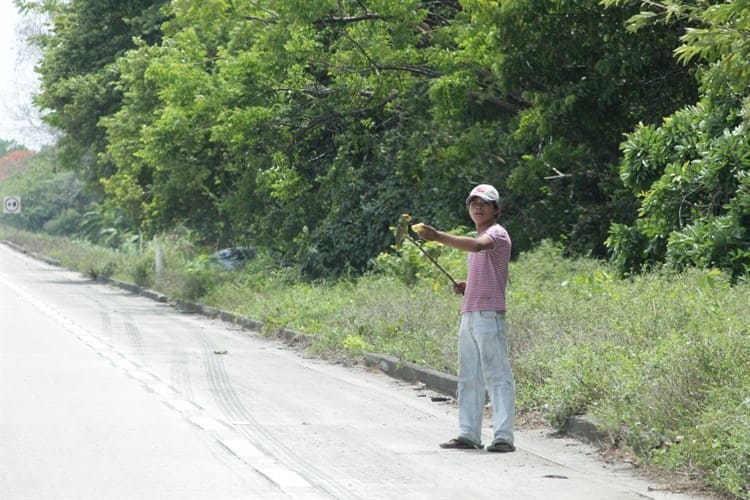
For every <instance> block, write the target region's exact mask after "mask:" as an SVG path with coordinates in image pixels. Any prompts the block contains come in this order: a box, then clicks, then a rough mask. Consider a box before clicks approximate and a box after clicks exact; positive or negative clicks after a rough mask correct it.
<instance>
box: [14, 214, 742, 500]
mask: <svg viewBox="0 0 750 500" xmlns="http://www.w3.org/2000/svg"><path fill="white" fill-rule="evenodd" d="M0 234H1V235H2V238H3V239H5V240H11V241H13V242H15V243H16V244H18V245H20V246H22V247H23V248H25V249H26V250H28V251H30V252H38V253H40V254H44V255H46V256H48V257H52V258H55V259H58V260H59V261H60V262H61V264H62V265H63V266H65V267H67V268H70V269H74V270H77V271H80V272H81V273H84V274H86V275H89V276H91V277H92V278H94V277H97V276H102V275H104V276H111V277H113V278H116V279H121V280H124V281H128V282H131V283H137V284H139V285H141V286H143V287H147V288H150V289H154V290H159V291H161V292H163V293H165V294H167V295H168V296H170V297H173V298H180V299H183V300H189V301H194V302H200V303H203V304H205V305H210V306H214V307H217V308H219V309H222V310H226V311H231V312H234V313H236V314H240V315H243V316H246V317H247V318H249V319H252V320H255V321H260V322H262V323H263V333H264V334H266V335H269V336H273V335H275V334H276V333H277V332H278V331H279V329H281V328H290V329H293V330H296V331H299V332H301V333H305V334H307V335H309V336H311V338H312V339H313V342H312V345H311V347H310V348H311V349H312V350H314V351H315V352H316V353H317V354H318V355H320V356H322V357H326V358H334V359H339V360H348V361H349V362H357V361H359V360H361V358H362V356H363V355H364V354H366V353H369V352H376V353H381V354H391V355H394V356H397V357H398V358H400V359H401V360H403V361H409V362H413V363H417V364H419V365H423V366H428V367H431V368H434V369H437V370H440V371H443V372H446V373H455V369H456V345H455V344H456V337H455V334H456V327H457V319H458V305H459V302H458V298H457V297H456V296H455V295H453V293H452V291H451V286H450V282H449V281H448V280H447V278H445V277H444V276H443V275H442V273H440V272H438V271H437V270H436V268H435V267H434V266H433V265H432V264H431V263H430V262H429V261H426V260H424V259H422V258H421V257H420V254H419V252H418V251H417V250H416V248H415V247H413V246H412V245H408V244H407V245H404V247H403V248H402V249H401V250H400V251H398V252H397V251H395V250H393V251H391V252H387V253H383V254H381V255H380V256H378V257H377V258H376V259H374V260H373V261H372V262H371V266H370V271H369V272H368V273H366V274H365V275H363V276H358V277H352V278H350V279H346V278H342V279H338V280H336V281H319V282H309V281H305V280H302V279H300V273H299V271H298V270H295V268H291V267H284V266H282V265H280V264H279V263H278V261H276V260H274V259H273V258H272V256H270V255H267V254H265V255H264V254H261V255H259V256H258V257H257V258H256V259H254V260H251V261H250V262H248V263H247V264H246V265H245V266H244V267H242V268H240V269H236V270H232V271H228V270H225V269H223V268H222V267H221V266H219V265H218V264H216V263H215V262H213V261H212V259H211V258H210V252H209V251H208V250H207V249H202V248H200V247H197V246H195V245H194V244H192V243H191V242H190V241H189V240H188V239H186V238H185V237H184V235H183V236H178V235H172V236H171V237H163V238H161V239H160V240H154V241H153V242H151V243H150V244H148V245H144V246H132V247H129V248H128V247H127V246H126V247H124V248H123V249H120V250H113V249H108V248H105V247H102V246H97V245H92V244H90V243H84V242H81V241H73V240H69V239H66V238H60V237H53V236H47V235H40V234H34V233H29V232H25V231H20V230H15V229H8V228H7V227H5V228H4V229H1V230H0ZM156 246H158V247H159V248H160V251H161V252H162V254H163V256H164V261H165V267H164V269H163V270H162V271H161V273H159V274H158V275H157V274H156V273H155V271H154V265H155V255H156ZM440 262H441V264H442V265H443V266H444V267H446V269H448V271H449V272H450V273H451V274H455V275H456V276H461V273H462V270H463V265H464V261H463V256H462V255H461V254H460V253H458V252H452V251H450V250H445V251H444V253H443V255H442V256H441V257H440ZM509 292H510V295H509V312H508V324H509V339H510V348H511V352H512V362H513V366H514V371H515V375H516V382H517V388H518V403H519V412H523V413H540V414H543V415H544V416H545V417H546V419H547V420H549V422H550V423H552V424H553V425H556V426H561V425H562V424H563V422H564V420H565V418H566V417H569V416H572V415H578V414H587V415H589V416H591V417H593V418H594V419H595V420H596V421H597V422H598V424H599V425H600V426H601V427H602V429H604V430H605V431H607V432H608V433H609V436H610V439H611V443H610V444H611V446H612V447H619V448H624V449H626V450H628V451H630V452H632V453H634V454H635V455H636V456H637V457H638V460H639V461H641V463H643V464H649V465H651V466H657V467H661V468H664V469H665V470H669V471H671V472H675V473H677V474H679V475H684V477H685V478H686V479H690V480H693V481H697V482H699V483H703V484H706V485H708V486H710V487H711V488H712V489H713V490H714V491H717V492H720V493H723V494H727V495H731V496H734V497H736V498H750V490H749V489H748V488H749V487H750V483H749V480H748V478H750V368H749V367H748V364H747V359H750V326H749V325H750V308H748V304H749V303H750V286H749V285H748V284H747V283H746V282H744V281H740V282H739V283H735V284H732V283H731V277H730V276H729V275H728V274H726V273H724V272H721V271H717V270H703V271H701V270H689V271H684V272H680V273H676V272H674V271H658V270H654V271H652V272H649V273H646V274H643V275H639V276H634V277H631V278H629V279H621V278H618V277H617V274H616V272H615V270H614V268H613V267H611V266H610V265H608V264H605V263H602V262H601V261H598V260H595V259H584V258H581V259H571V258H566V257H564V256H563V255H562V251H561V249H560V248H559V247H557V246H555V245H553V244H551V243H544V244H542V245H541V246H540V247H538V248H537V249H536V250H534V251H532V252H527V253H524V254H522V255H521V256H520V257H519V258H518V259H516V260H515V261H514V262H513V263H512V266H511V281H510V285H509Z"/></svg>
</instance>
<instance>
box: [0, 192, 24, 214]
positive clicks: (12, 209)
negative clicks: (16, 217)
mask: <svg viewBox="0 0 750 500" xmlns="http://www.w3.org/2000/svg"><path fill="white" fill-rule="evenodd" d="M3 213H4V214H20V213H21V197H20V196H5V197H3Z"/></svg>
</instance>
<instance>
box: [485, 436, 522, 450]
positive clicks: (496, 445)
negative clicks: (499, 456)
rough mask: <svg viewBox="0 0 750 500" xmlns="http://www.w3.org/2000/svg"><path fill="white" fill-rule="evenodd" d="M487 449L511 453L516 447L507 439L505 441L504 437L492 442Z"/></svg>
mask: <svg viewBox="0 0 750 500" xmlns="http://www.w3.org/2000/svg"><path fill="white" fill-rule="evenodd" d="M487 451H494V452H497V453H509V452H511V451H516V447H515V446H513V445H512V444H511V443H509V442H507V441H503V440H502V439H496V440H494V441H493V442H492V444H491V445H489V446H488V447H487Z"/></svg>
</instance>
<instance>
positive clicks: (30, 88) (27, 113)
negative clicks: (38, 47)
mask: <svg viewBox="0 0 750 500" xmlns="http://www.w3.org/2000/svg"><path fill="white" fill-rule="evenodd" d="M22 21H23V18H22V16H21V15H20V13H19V12H18V11H17V10H16V7H15V5H13V0H0V75H2V76H1V77H0V139H3V140H6V141H10V140H12V141H15V142H17V143H19V144H22V145H24V146H26V147H27V148H30V149H34V150H39V148H41V147H42V146H44V145H45V144H50V143H52V142H53V139H52V137H51V135H50V134H49V133H48V132H46V131H45V130H44V127H42V125H41V121H40V120H39V113H38V111H37V110H35V109H34V108H33V106H32V104H31V96H32V94H33V93H34V92H36V91H37V89H38V87H39V81H38V78H37V75H36V73H35V72H34V64H35V62H36V59H35V57H34V54H33V51H32V50H31V49H30V48H29V47H28V46H27V45H26V43H25V42H24V41H23V37H22V35H21V32H22Z"/></svg>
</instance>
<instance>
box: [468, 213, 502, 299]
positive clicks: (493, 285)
mask: <svg viewBox="0 0 750 500" xmlns="http://www.w3.org/2000/svg"><path fill="white" fill-rule="evenodd" d="M483 234H486V235H487V236H489V237H490V239H491V240H492V242H493V243H494V245H493V246H492V248H488V249H487V250H482V251H481V252H469V256H468V259H469V272H468V276H467V277H466V292H465V293H464V297H463V300H462V302H461V312H462V313H465V312H476V311H502V312H505V287H506V285H507V284H508V262H509V261H510V249H511V241H510V235H509V234H508V231H506V230H505V228H504V227H503V226H501V225H500V224H493V225H492V226H490V227H489V228H488V229H487V230H486V231H485V232H484V233H481V234H479V235H478V236H482V235H483Z"/></svg>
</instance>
